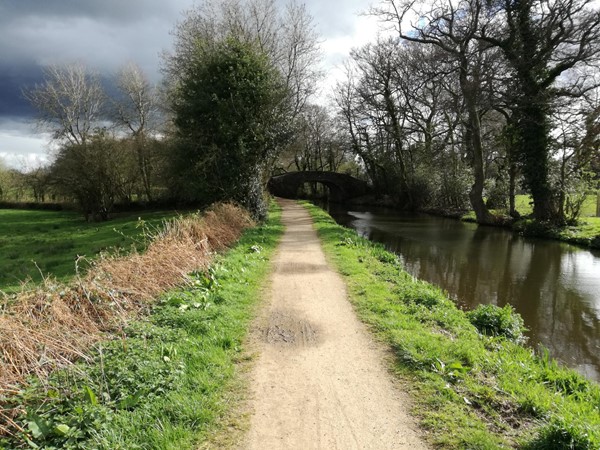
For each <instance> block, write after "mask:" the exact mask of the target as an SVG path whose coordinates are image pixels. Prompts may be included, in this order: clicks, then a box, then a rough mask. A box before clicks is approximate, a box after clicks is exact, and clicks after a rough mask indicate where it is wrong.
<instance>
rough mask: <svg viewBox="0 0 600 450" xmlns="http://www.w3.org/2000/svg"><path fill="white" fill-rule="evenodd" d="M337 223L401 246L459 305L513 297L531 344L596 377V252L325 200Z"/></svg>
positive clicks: (599, 368) (599, 356)
mask: <svg viewBox="0 0 600 450" xmlns="http://www.w3.org/2000/svg"><path fill="white" fill-rule="evenodd" d="M330 213H331V214H332V216H333V217H334V218H335V219H336V220H337V221H338V222H339V223H341V224H343V225H346V226H349V227H352V228H354V229H356V230H357V231H358V232H359V233H360V234H361V235H363V236H365V237H368V238H369V239H371V240H373V241H376V242H381V243H383V244H385V245H386V246H387V247H388V248H389V249H390V250H391V251H394V252H396V253H398V254H399V255H400V257H401V259H402V261H403V262H404V265H405V267H406V269H407V270H408V271H409V272H410V273H411V274H413V275H414V276H416V277H418V278H421V279H424V280H427V281H430V282H432V283H434V284H437V285H439V286H441V287H442V288H444V289H445V290H447V291H448V293H449V294H450V296H451V297H453V298H454V299H455V300H456V301H457V302H458V303H459V304H460V305H461V306H463V307H466V308H472V307H474V306H476V305H478V304H480V303H493V304H496V305H498V306H504V305H505V304H507V303H510V304H511V305H513V306H514V307H515V309H516V310H517V311H518V312H519V313H520V314H521V315H522V316H523V319H524V320H525V324H526V326H527V327H528V328H529V330H530V331H529V333H528V335H529V337H530V344H531V345H532V346H537V345H538V344H540V343H541V344H542V345H543V346H545V347H546V348H548V349H549V351H550V354H551V355H552V356H554V357H555V358H557V359H559V360H561V361H563V362H565V363H566V364H568V365H569V366H571V367H574V368H576V369H577V370H579V371H580V372H581V373H584V374H585V375H587V376H588V377H589V378H591V379H594V380H596V381H600V252H590V251H588V250H585V249H580V248H578V247H574V246H571V245H568V244H564V243H560V242H554V241H546V240H538V239H526V238H521V237H519V236H517V235H515V234H514V233H511V232H509V231H507V230H503V229H499V228H491V227H477V226H476V225H474V224H468V223H462V222H459V221H455V220H450V219H443V218H437V217H432V216H428V215H414V214H404V213H400V212H398V211H393V210H386V209H382V208H369V209H368V210H352V211H346V210H344V209H340V208H339V207H330Z"/></svg>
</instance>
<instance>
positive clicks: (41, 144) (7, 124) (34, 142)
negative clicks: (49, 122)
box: [0, 120, 50, 169]
mask: <svg viewBox="0 0 600 450" xmlns="http://www.w3.org/2000/svg"><path fill="white" fill-rule="evenodd" d="M49 141H50V136H49V135H48V134H46V133H38V132H37V131H36V129H35V126H34V125H32V124H30V123H28V122H24V121H17V120H8V121H2V122H0V157H1V158H2V160H3V161H4V162H5V163H6V164H7V165H8V166H9V167H13V168H16V169H26V168H31V167H35V166H39V165H41V164H44V163H47V162H48V160H49V157H48V154H49V144H48V142H49Z"/></svg>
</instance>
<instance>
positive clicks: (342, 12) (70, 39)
mask: <svg viewBox="0 0 600 450" xmlns="http://www.w3.org/2000/svg"><path fill="white" fill-rule="evenodd" d="M200 1H201V0H198V1H196V0H0V36H2V39H0V153H3V154H4V155H6V154H10V150H8V149H9V148H13V142H16V144H18V145H21V144H19V142H22V148H23V150H20V151H21V152H25V151H26V150H24V149H25V148H26V147H27V146H28V145H29V141H28V139H29V138H28V136H27V133H28V131H27V130H28V128H27V127H26V126H21V125H19V126H18V127H16V126H15V125H14V124H23V123H27V122H29V121H31V120H32V118H33V116H34V111H33V110H32V108H31V106H30V105H29V104H28V102H27V101H26V100H25V99H24V98H23V96H22V90H23V88H26V87H27V86H33V85H35V84H36V83H39V82H41V81H42V73H43V68H44V67H45V66H47V65H49V64H63V63H72V62H81V63H83V64H85V65H86V66H88V67H89V68H91V69H93V70H95V71H97V72H99V73H100V75H101V76H102V78H103V79H107V78H109V77H110V76H112V75H113V74H114V73H115V72H116V71H117V70H118V69H119V68H120V67H122V66H123V65H125V64H126V63H128V62H134V63H136V64H138V65H139V66H140V67H141V68H142V70H143V71H144V72H145V73H146V74H147V76H148V77H149V78H150V79H151V81H152V82H155V83H156V82H159V81H160V71H159V67H160V63H161V59H160V56H159V55H160V53H161V52H162V51H163V50H169V49H170V48H171V40H172V36H171V35H170V32H171V31H172V30H173V28H174V27H175V24H176V23H177V21H178V20H180V19H181V18H182V16H181V13H182V12H183V11H185V10H187V9H190V8H191V7H193V5H194V4H195V3H199V2H200ZM216 1H219V0H216ZM276 2H277V4H278V5H279V6H281V7H284V5H285V4H287V3H288V0H276ZM298 2H300V3H301V2H302V0H298ZM305 3H306V7H307V10H308V11H309V13H310V14H311V15H312V16H313V18H314V22H315V26H316V30H317V32H318V33H319V34H320V36H321V39H322V40H330V39H333V40H334V44H331V45H329V46H326V45H324V46H323V47H324V48H327V51H328V52H329V54H328V55H325V62H326V65H330V66H331V65H333V64H334V63H338V62H339V61H340V60H341V59H343V57H344V55H345V54H347V51H348V50H349V48H350V46H351V45H354V44H353V43H348V44H346V41H345V40H344V36H348V35H351V34H353V33H354V32H356V13H357V12H361V11H366V10H368V7H369V5H370V3H371V1H370V0H338V1H330V0H305ZM336 39H338V40H339V42H340V43H341V44H339V45H338V44H337V43H335V40H336ZM330 42H331V41H330ZM331 47H335V48H334V50H333V51H331ZM9 124H10V126H9ZM15 128H16V129H17V131H15ZM7 136H8V137H7ZM12 136H16V137H15V139H20V140H19V141H18V142H17V141H13V140H11V139H12ZM16 144H15V145H16Z"/></svg>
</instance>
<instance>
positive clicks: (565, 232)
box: [462, 195, 600, 248]
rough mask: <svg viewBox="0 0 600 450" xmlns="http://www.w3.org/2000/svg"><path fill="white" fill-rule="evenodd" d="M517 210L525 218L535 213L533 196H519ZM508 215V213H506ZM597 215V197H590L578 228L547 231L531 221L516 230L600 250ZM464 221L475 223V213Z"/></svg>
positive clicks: (521, 224)
mask: <svg viewBox="0 0 600 450" xmlns="http://www.w3.org/2000/svg"><path fill="white" fill-rule="evenodd" d="M515 208H516V210H517V211H518V212H519V213H520V214H521V215H523V216H526V215H528V214H531V213H532V212H533V206H532V204H531V196H529V195H517V196H516V198H515ZM504 213H506V212H504ZM595 215H596V196H595V195H588V196H587V198H586V200H585V203H584V204H583V207H582V209H581V216H580V218H579V223H578V224H577V225H576V226H567V227H564V228H561V229H556V230H547V229H541V228H539V227H536V225H535V223H533V222H532V221H531V220H529V219H524V220H521V221H519V222H517V223H516V224H515V225H514V228H515V229H516V230H517V231H520V232H524V233H526V234H527V233H530V234H532V235H535V236H545V237H549V238H552V239H557V240H560V241H565V242H570V243H572V244H577V245H582V246H584V247H594V248H600V237H599V236H600V217H595ZM462 219H463V220H465V221H468V222H475V221H476V219H475V213H474V212H473V211H471V212H469V213H467V214H465V215H464V216H463V217H462Z"/></svg>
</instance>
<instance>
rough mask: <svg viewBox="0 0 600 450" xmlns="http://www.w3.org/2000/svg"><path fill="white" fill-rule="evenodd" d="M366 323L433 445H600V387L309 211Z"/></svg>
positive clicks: (322, 215)
mask: <svg viewBox="0 0 600 450" xmlns="http://www.w3.org/2000/svg"><path fill="white" fill-rule="evenodd" d="M307 207H308V208H309V209H310V211H311V214H312V216H313V218H314V220H315V222H316V228H317V230H318V232H319V235H320V237H321V239H322V240H323V242H324V246H325V250H326V253H327V254H328V256H329V258H330V260H331V261H332V263H333V264H334V265H335V266H336V267H337V269H338V270H339V271H340V273H341V274H342V275H343V276H344V278H345V280H346V282H347V284H348V287H349V294H350V298H351V300H352V302H353V304H354V306H355V309H356V310H357V312H358V314H359V316H360V317H361V319H362V320H363V321H365V322H366V323H367V324H369V325H370V326H371V328H372V329H373V330H374V331H375V332H376V334H377V335H378V336H379V337H380V338H381V339H382V340H383V341H385V342H386V343H387V344H389V345H390V347H391V348H392V350H393V352H394V354H395V364H394V371H395V372H396V373H397V375H398V377H399V378H400V379H402V380H404V381H407V386H408V387H409V389H410V390H411V391H412V393H413V394H414V398H415V402H416V405H415V412H416V414H418V415H419V416H420V418H421V424H422V426H423V427H424V428H425V429H426V430H427V431H428V436H429V439H430V440H431V441H432V442H433V443H435V444H436V445H437V446H439V447H440V448H444V449H499V448H512V447H517V446H520V447H519V448H525V449H529V450H534V449H535V450H541V449H555V450H561V449H586V450H587V449H597V448H600V412H599V409H600V387H598V386H597V385H594V384H592V383H590V382H588V381H587V380H585V379H584V378H583V377H582V376H580V375H579V374H577V373H575V372H574V371H572V370H569V369H565V368H561V367H559V366H557V365H556V364H555V363H554V362H552V361H550V360H548V358H547V357H546V358H544V357H542V358H538V357H535V356H534V355H533V354H532V352H531V350H529V349H527V348H525V347H523V346H521V345H518V344H515V343H513V342H510V341H508V340H505V339H502V338H493V337H486V336H482V335H480V334H478V332H477V330H476V329H475V328H474V327H473V326H472V325H471V323H470V322H469V320H468V318H467V317H466V315H465V314H464V313H463V312H462V311H460V310H458V309H457V308H456V307H455V305H454V304H453V303H452V302H451V301H450V300H448V298H447V296H446V295H445V294H444V293H443V292H442V291H441V290H440V289H439V288H437V287H435V286H432V285H430V284H428V283H425V282H421V281H419V280H415V279H414V278H412V277H411V276H410V275H409V274H408V273H406V272H405V271H404V270H403V269H402V267H401V263H400V262H399V260H398V258H397V257H396V256H395V255H393V254H391V253H388V252H387V251H385V250H384V249H383V247H381V246H378V245H375V244H372V243H370V242H369V241H367V240H365V239H362V238H360V237H358V236H357V235H356V233H355V232H354V231H350V230H347V229H345V228H343V227H340V226H338V225H336V224H335V222H334V221H333V220H332V219H331V218H330V217H329V216H328V215H327V214H326V213H324V212H323V211H322V210H320V209H318V208H316V207H314V206H311V205H307Z"/></svg>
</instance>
